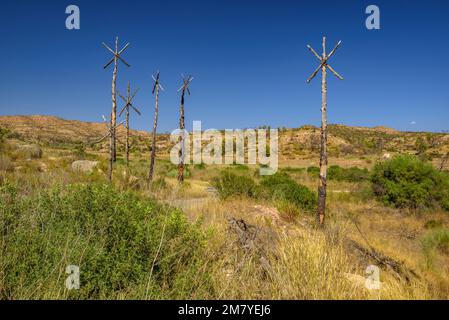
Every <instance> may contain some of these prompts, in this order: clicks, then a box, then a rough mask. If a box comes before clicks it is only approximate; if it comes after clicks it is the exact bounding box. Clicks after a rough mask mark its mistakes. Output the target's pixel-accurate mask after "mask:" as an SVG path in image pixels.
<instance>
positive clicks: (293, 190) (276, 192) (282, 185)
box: [259, 173, 317, 211]
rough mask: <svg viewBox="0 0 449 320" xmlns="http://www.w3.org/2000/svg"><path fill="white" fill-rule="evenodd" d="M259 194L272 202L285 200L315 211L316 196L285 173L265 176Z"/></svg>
mask: <svg viewBox="0 0 449 320" xmlns="http://www.w3.org/2000/svg"><path fill="white" fill-rule="evenodd" d="M259 192H260V194H261V196H262V197H268V198H270V199H273V200H286V201H288V202H290V203H293V204H295V205H296V206H298V207H300V208H302V209H304V210H307V211H311V210H313V209H315V205H316V201H317V199H316V195H315V193H313V192H312V191H310V190H309V189H308V188H307V187H305V186H303V185H300V184H298V183H297V182H296V181H294V180H293V179H291V178H290V177H289V176H288V175H287V174H285V173H276V174H274V175H271V176H266V177H264V178H263V179H262V182H261V183H260V190H259Z"/></svg>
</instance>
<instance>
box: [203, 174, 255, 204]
mask: <svg viewBox="0 0 449 320" xmlns="http://www.w3.org/2000/svg"><path fill="white" fill-rule="evenodd" d="M212 185H213V186H214V187H215V189H217V191H218V195H219V196H220V198H222V199H226V198H229V197H232V196H246V197H254V196H255V195H256V183H255V182H254V180H253V179H252V178H251V177H249V176H246V175H237V174H235V173H233V172H231V171H230V170H225V171H222V172H221V173H220V176H218V177H215V178H214V179H213V180H212Z"/></svg>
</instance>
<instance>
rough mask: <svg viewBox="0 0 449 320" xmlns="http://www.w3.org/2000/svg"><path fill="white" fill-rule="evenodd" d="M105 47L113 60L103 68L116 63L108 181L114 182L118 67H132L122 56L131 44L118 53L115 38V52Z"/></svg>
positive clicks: (113, 81)
mask: <svg viewBox="0 0 449 320" xmlns="http://www.w3.org/2000/svg"><path fill="white" fill-rule="evenodd" d="M103 46H104V47H105V48H106V49H107V50H108V51H109V52H110V53H112V55H113V58H112V59H111V60H110V61H109V62H108V63H107V64H106V65H105V66H104V67H103V68H104V69H106V68H107V67H108V66H110V65H111V64H112V63H114V71H113V72H112V90H111V91H112V111H111V119H110V125H109V128H110V130H111V131H110V133H109V134H110V141H109V149H110V150H109V169H108V179H109V181H112V170H113V164H114V162H115V161H116V158H117V151H116V150H117V149H116V146H117V145H116V138H117V136H116V128H117V93H116V84H117V65H118V60H119V59H120V61H122V62H123V63H124V64H125V65H126V66H127V67H130V65H129V64H128V63H127V62H126V61H125V60H123V58H122V57H121V56H120V55H121V54H122V53H123V52H124V51H125V50H126V49H127V48H128V47H129V43H127V44H126V45H125V46H124V47H123V49H122V50H120V51H118V37H116V38H115V51H114V50H112V49H111V48H110V47H109V46H108V45H106V44H105V43H104V42H103Z"/></svg>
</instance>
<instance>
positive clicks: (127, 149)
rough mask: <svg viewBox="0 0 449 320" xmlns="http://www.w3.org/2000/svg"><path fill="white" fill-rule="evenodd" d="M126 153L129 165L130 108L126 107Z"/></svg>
mask: <svg viewBox="0 0 449 320" xmlns="http://www.w3.org/2000/svg"><path fill="white" fill-rule="evenodd" d="M125 153H126V165H127V166H128V165H129V108H127V109H126V142H125Z"/></svg>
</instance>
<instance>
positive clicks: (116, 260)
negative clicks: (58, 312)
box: [0, 183, 210, 299]
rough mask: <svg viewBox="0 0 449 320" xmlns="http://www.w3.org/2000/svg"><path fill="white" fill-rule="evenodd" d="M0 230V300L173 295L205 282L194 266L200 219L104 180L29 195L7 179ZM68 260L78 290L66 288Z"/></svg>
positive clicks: (0, 193)
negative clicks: (77, 280)
mask: <svg viewBox="0 0 449 320" xmlns="http://www.w3.org/2000/svg"><path fill="white" fill-rule="evenodd" d="M0 230H1V231H2V237H3V238H2V239H3V240H2V243H1V250H2V259H0V274H1V275H2V279H1V280H0V283H1V285H0V299H29V298H33V299H42V298H59V299H61V298H63V299H64V298H70V299H72V298H73V299H116V298H119V297H120V298H138V299H143V298H145V297H150V298H169V299H170V298H172V299H176V298H189V297H191V293H192V292H193V291H195V290H197V286H199V287H200V288H203V287H204V286H207V283H208V279H207V277H206V276H205V274H204V273H201V272H199V268H200V265H201V257H202V252H203V248H204V245H205V240H206V238H205V236H204V234H203V232H201V231H200V229H199V227H198V226H196V225H192V224H190V223H189V222H188V221H187V219H186V217H185V216H184V215H183V214H182V212H180V211H179V210H177V209H172V208H168V207H163V206H161V205H158V204H157V203H155V202H154V201H150V200H142V199H140V198H139V197H137V196H136V195H135V194H134V193H131V192H117V191H116V190H115V189H114V188H113V187H111V186H109V185H71V186H65V187H54V188H53V189H51V190H49V191H45V192H42V193H41V194H39V195H37V196H34V197H27V196H22V195H20V192H19V190H18V189H17V187H15V186H12V185H11V184H9V183H5V184H4V185H3V186H2V187H1V188H0ZM68 265H77V266H79V267H80V289H79V290H72V291H67V289H66V288H65V285H64V283H65V279H66V277H67V275H66V274H65V270H66V267H67V266H68ZM151 270H152V271H151ZM207 290H210V288H207V289H206V291H207ZM147 293H148V296H147ZM200 295H201V293H200ZM197 296H198V292H195V297H197Z"/></svg>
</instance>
